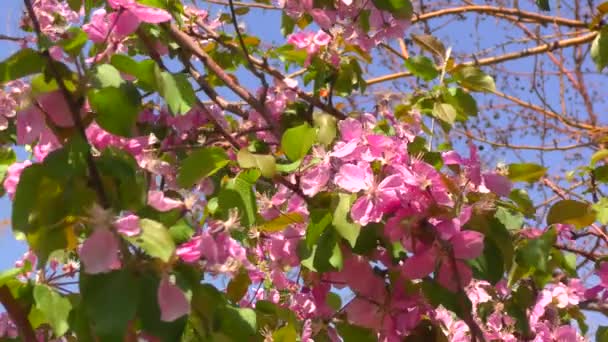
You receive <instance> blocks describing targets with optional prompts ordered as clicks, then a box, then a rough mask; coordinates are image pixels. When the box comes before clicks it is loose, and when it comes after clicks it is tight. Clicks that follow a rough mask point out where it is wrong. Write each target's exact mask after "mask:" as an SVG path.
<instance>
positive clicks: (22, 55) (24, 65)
mask: <svg viewBox="0 0 608 342" xmlns="http://www.w3.org/2000/svg"><path fill="white" fill-rule="evenodd" d="M45 65H46V60H45V59H44V57H42V55H40V54H39V53H38V52H37V51H34V50H32V49H22V50H20V51H19V52H17V53H15V54H14V55H12V56H10V57H9V58H7V59H5V60H4V61H2V62H1V63H0V84H3V83H6V82H9V81H13V80H16V79H19V78H22V77H25V76H29V75H32V74H36V73H39V72H42V70H43V68H44V66H45Z"/></svg>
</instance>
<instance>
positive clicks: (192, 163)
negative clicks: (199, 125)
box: [177, 147, 230, 188]
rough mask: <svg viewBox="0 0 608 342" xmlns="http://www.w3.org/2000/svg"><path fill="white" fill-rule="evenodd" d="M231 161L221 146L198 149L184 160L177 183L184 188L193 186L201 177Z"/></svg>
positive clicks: (213, 172) (212, 172)
mask: <svg viewBox="0 0 608 342" xmlns="http://www.w3.org/2000/svg"><path fill="white" fill-rule="evenodd" d="M229 162H230V159H229V158H228V155H227V154H226V152H225V151H224V150H223V149H221V148H219V147H207V148H202V149H200V150H197V151H195V152H193V153H192V154H190V155H189V156H188V157H186V159H184V160H183V161H182V165H181V167H180V169H179V173H178V175H177V183H178V184H179V185H180V186H181V187H183V188H189V187H192V186H193V185H195V184H196V183H198V182H199V181H200V180H201V179H203V178H205V177H209V176H211V175H213V174H215V173H216V172H218V171H219V170H221V169H222V168H223V167H224V166H226V165H228V163H229Z"/></svg>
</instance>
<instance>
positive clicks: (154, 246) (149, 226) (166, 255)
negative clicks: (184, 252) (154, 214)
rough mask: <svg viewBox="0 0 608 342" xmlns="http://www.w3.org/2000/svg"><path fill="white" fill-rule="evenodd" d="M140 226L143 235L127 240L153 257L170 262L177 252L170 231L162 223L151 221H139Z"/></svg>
mask: <svg viewBox="0 0 608 342" xmlns="http://www.w3.org/2000/svg"><path fill="white" fill-rule="evenodd" d="M139 225H140V227H141V230H142V232H141V234H140V235H138V236H134V237H130V238H127V239H128V240H129V241H130V242H131V243H132V244H134V245H135V246H138V247H139V248H141V249H143V250H144V251H145V252H146V253H147V254H148V255H150V256H151V257H154V258H159V259H160V260H162V261H164V262H169V260H170V259H171V256H172V255H173V252H175V243H174V242H173V239H172V238H171V234H169V230H168V229H167V228H166V227H165V226H163V225H162V223H160V222H156V221H153V220H149V219H141V220H139Z"/></svg>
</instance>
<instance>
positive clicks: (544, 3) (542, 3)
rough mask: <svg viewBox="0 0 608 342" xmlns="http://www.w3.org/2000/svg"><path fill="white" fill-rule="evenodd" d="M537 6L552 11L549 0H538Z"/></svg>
mask: <svg viewBox="0 0 608 342" xmlns="http://www.w3.org/2000/svg"><path fill="white" fill-rule="evenodd" d="M536 6H538V8H540V9H541V10H543V11H550V10H551V7H550V6H549V0H536Z"/></svg>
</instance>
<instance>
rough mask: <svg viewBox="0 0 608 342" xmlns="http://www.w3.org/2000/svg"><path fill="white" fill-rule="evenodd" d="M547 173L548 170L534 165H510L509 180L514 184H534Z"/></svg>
mask: <svg viewBox="0 0 608 342" xmlns="http://www.w3.org/2000/svg"><path fill="white" fill-rule="evenodd" d="M545 173H547V168H546V167H543V166H540V165H537V164H532V163H522V164H511V165H509V179H510V180H512V181H514V182H528V183H533V182H536V181H538V180H539V179H540V178H541V177H543V176H544V175H545Z"/></svg>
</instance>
